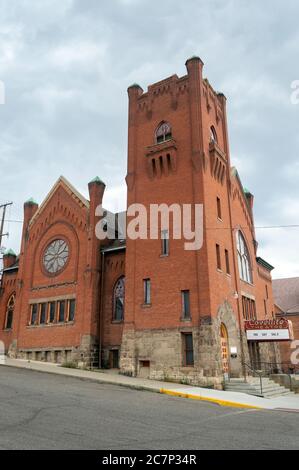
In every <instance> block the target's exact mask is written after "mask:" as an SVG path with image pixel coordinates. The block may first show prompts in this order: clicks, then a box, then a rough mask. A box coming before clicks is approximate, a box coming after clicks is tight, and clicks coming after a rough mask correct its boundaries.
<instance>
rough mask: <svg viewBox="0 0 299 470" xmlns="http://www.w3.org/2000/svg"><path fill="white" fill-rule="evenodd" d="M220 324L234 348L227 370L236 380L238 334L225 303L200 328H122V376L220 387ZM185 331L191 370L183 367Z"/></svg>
mask: <svg viewBox="0 0 299 470" xmlns="http://www.w3.org/2000/svg"><path fill="white" fill-rule="evenodd" d="M221 323H224V325H225V326H226V329H227V331H228V337H229V348H230V347H231V346H235V347H237V351H238V353H237V357H236V358H234V359H230V369H231V372H232V375H233V376H235V377H238V376H240V375H241V374H242V367H241V350H240V349H241V348H240V334H239V330H238V328H237V323H236V319H235V315H234V312H233V310H232V308H231V306H230V305H229V304H228V303H227V302H225V303H224V304H223V305H222V306H221V307H220V308H219V310H218V314H217V317H216V318H212V317H204V318H203V319H202V321H201V325H200V326H199V327H194V326H192V327H191V326H190V327H186V326H182V327H180V328H174V329H167V330H166V329H156V330H142V331H136V330H133V329H125V330H124V333H123V339H122V346H121V355H120V370H121V373H123V374H126V375H130V376H141V377H149V378H150V379H156V380H163V381H173V382H178V383H186V384H190V385H200V386H205V387H214V388H222V383H223V372H222V359H221V339H220V327H221ZM187 332H188V333H189V332H190V333H191V332H192V334H193V352H194V366H193V367H184V366H183V362H184V353H183V341H182V333H187ZM242 340H243V338H242ZM243 343H244V340H243ZM244 347H245V345H244ZM247 353H248V351H247Z"/></svg>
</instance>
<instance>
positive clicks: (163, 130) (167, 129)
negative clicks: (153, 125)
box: [156, 122, 172, 144]
mask: <svg viewBox="0 0 299 470" xmlns="http://www.w3.org/2000/svg"><path fill="white" fill-rule="evenodd" d="M171 138H172V132H171V125H170V124H169V122H161V124H159V126H158V128H157V130H156V142H157V144H160V143H161V142H165V141H166V140H170V139H171Z"/></svg>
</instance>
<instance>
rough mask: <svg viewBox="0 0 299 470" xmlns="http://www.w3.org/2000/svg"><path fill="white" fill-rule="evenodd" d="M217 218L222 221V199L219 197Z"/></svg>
mask: <svg viewBox="0 0 299 470" xmlns="http://www.w3.org/2000/svg"><path fill="white" fill-rule="evenodd" d="M217 217H218V219H221V220H222V216H221V201H220V197H217Z"/></svg>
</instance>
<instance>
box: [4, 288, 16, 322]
mask: <svg viewBox="0 0 299 470" xmlns="http://www.w3.org/2000/svg"><path fill="white" fill-rule="evenodd" d="M15 302H16V296H15V294H12V295H11V296H10V297H9V299H8V302H7V307H6V316H5V329H7V330H10V329H11V328H12V320H13V312H14V309H15Z"/></svg>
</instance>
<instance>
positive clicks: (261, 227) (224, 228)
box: [0, 206, 299, 230]
mask: <svg viewBox="0 0 299 470" xmlns="http://www.w3.org/2000/svg"><path fill="white" fill-rule="evenodd" d="M0 207H1V206H0ZM6 222H11V223H17V224H22V223H23V220H6ZM238 227H240V228H242V229H247V228H250V227H243V226H238ZM235 228H236V227H235ZM254 228H255V229H272V228H299V224H285V225H255V226H254ZM233 229H234V228H232V227H207V230H233Z"/></svg>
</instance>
